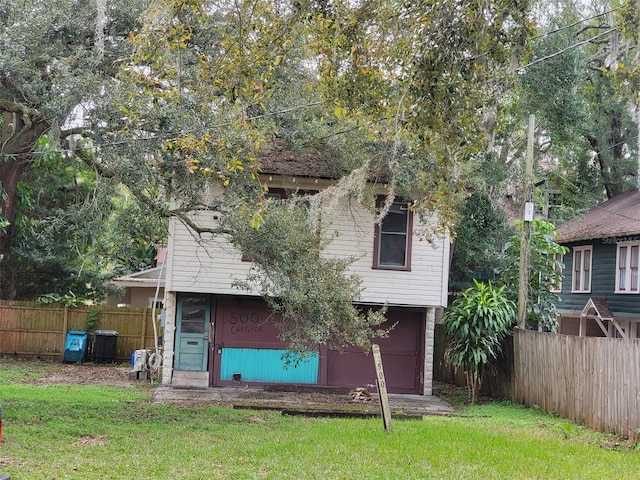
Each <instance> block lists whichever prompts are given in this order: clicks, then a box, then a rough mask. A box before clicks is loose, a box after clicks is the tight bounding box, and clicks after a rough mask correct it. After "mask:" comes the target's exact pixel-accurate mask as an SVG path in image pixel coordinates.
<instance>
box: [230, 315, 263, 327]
mask: <svg viewBox="0 0 640 480" xmlns="http://www.w3.org/2000/svg"><path fill="white" fill-rule="evenodd" d="M249 321H251V322H252V323H258V322H259V321H260V316H259V315H258V314H257V313H251V314H249V313H241V314H239V315H238V314H237V313H235V312H234V313H232V314H231V320H230V321H229V323H231V325H236V324H237V323H241V324H243V325H244V324H245V323H249Z"/></svg>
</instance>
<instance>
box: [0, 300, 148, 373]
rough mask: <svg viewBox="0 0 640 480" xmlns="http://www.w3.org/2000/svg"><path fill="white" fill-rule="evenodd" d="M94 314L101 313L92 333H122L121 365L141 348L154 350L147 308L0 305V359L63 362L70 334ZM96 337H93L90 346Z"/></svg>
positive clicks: (119, 340)
mask: <svg viewBox="0 0 640 480" xmlns="http://www.w3.org/2000/svg"><path fill="white" fill-rule="evenodd" d="M94 310H95V311H97V312H98V321H97V322H96V325H95V326H94V328H93V329H92V331H95V330H114V331H116V332H118V338H117V341H116V361H117V362H128V361H129V360H130V359H131V354H132V353H133V352H134V351H135V350H138V349H139V348H141V346H142V348H145V347H146V348H151V347H153V345H154V339H153V331H151V332H149V331H148V324H149V323H150V322H148V321H147V319H146V317H147V314H148V313H147V309H146V308H131V307H124V308H118V307H104V306H81V307H77V308H65V307H62V306H53V305H40V304H37V303H33V302H14V301H0V355H19V356H38V357H46V358H50V359H58V360H62V358H63V355H64V343H65V341H66V333H67V332H68V331H69V330H85V328H86V323H87V318H88V317H89V315H91V313H92V311H94ZM141 319H142V321H141ZM93 337H94V335H92V334H91V333H90V340H89V343H90V344H91V342H92V340H93Z"/></svg>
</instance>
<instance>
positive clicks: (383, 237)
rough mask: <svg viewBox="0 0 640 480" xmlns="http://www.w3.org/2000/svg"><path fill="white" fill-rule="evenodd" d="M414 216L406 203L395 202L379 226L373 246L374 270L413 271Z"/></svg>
mask: <svg viewBox="0 0 640 480" xmlns="http://www.w3.org/2000/svg"><path fill="white" fill-rule="evenodd" d="M412 231H413V215H412V213H411V211H410V210H409V206H408V205H407V203H406V202H394V203H393V205H391V208H390V209H389V212H388V213H387V215H386V216H385V217H384V219H383V220H382V222H381V223H380V224H379V225H376V229H375V240H374V245H373V268H378V269H388V270H407V271H408V270H411V232H412Z"/></svg>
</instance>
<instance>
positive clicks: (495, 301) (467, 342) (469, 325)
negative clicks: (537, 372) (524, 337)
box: [443, 279, 516, 403]
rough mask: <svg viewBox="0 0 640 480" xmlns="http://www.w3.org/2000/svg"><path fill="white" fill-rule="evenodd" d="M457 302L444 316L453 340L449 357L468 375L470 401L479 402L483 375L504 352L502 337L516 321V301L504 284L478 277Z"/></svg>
mask: <svg viewBox="0 0 640 480" xmlns="http://www.w3.org/2000/svg"><path fill="white" fill-rule="evenodd" d="M473 282H474V286H473V287H470V288H468V289H466V290H465V291H464V292H462V294H461V295H460V296H459V297H458V298H457V299H456V300H455V301H454V302H453V304H452V305H451V307H450V308H449V309H448V310H447V311H446V313H445V315H444V318H443V326H444V331H445V335H446V338H447V340H448V342H449V350H448V352H447V356H448V359H449V361H450V362H451V363H452V364H453V365H454V366H455V367H461V368H462V369H463V370H464V372H465V375H466V377H467V389H468V390H467V391H468V395H469V401H470V402H471V403H475V401H476V400H477V397H478V393H479V391H480V387H481V385H482V375H483V373H484V369H485V367H486V366H487V365H488V364H489V362H490V361H491V359H495V358H496V357H497V356H498V353H500V349H501V347H500V340H502V339H503V338H504V337H505V336H506V335H507V333H509V331H510V330H511V327H512V326H513V323H514V321H515V312H516V310H515V304H514V303H513V301H511V300H510V299H509V298H507V297H506V295H505V294H504V286H502V287H500V288H495V287H494V286H493V285H492V284H491V282H489V283H487V284H485V283H482V282H478V281H477V280H475V279H474V281H473Z"/></svg>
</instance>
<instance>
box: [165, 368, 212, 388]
mask: <svg viewBox="0 0 640 480" xmlns="http://www.w3.org/2000/svg"><path fill="white" fill-rule="evenodd" d="M171 386H172V387H177V388H209V372H187V371H181V370H174V371H173V378H172V379H171Z"/></svg>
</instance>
